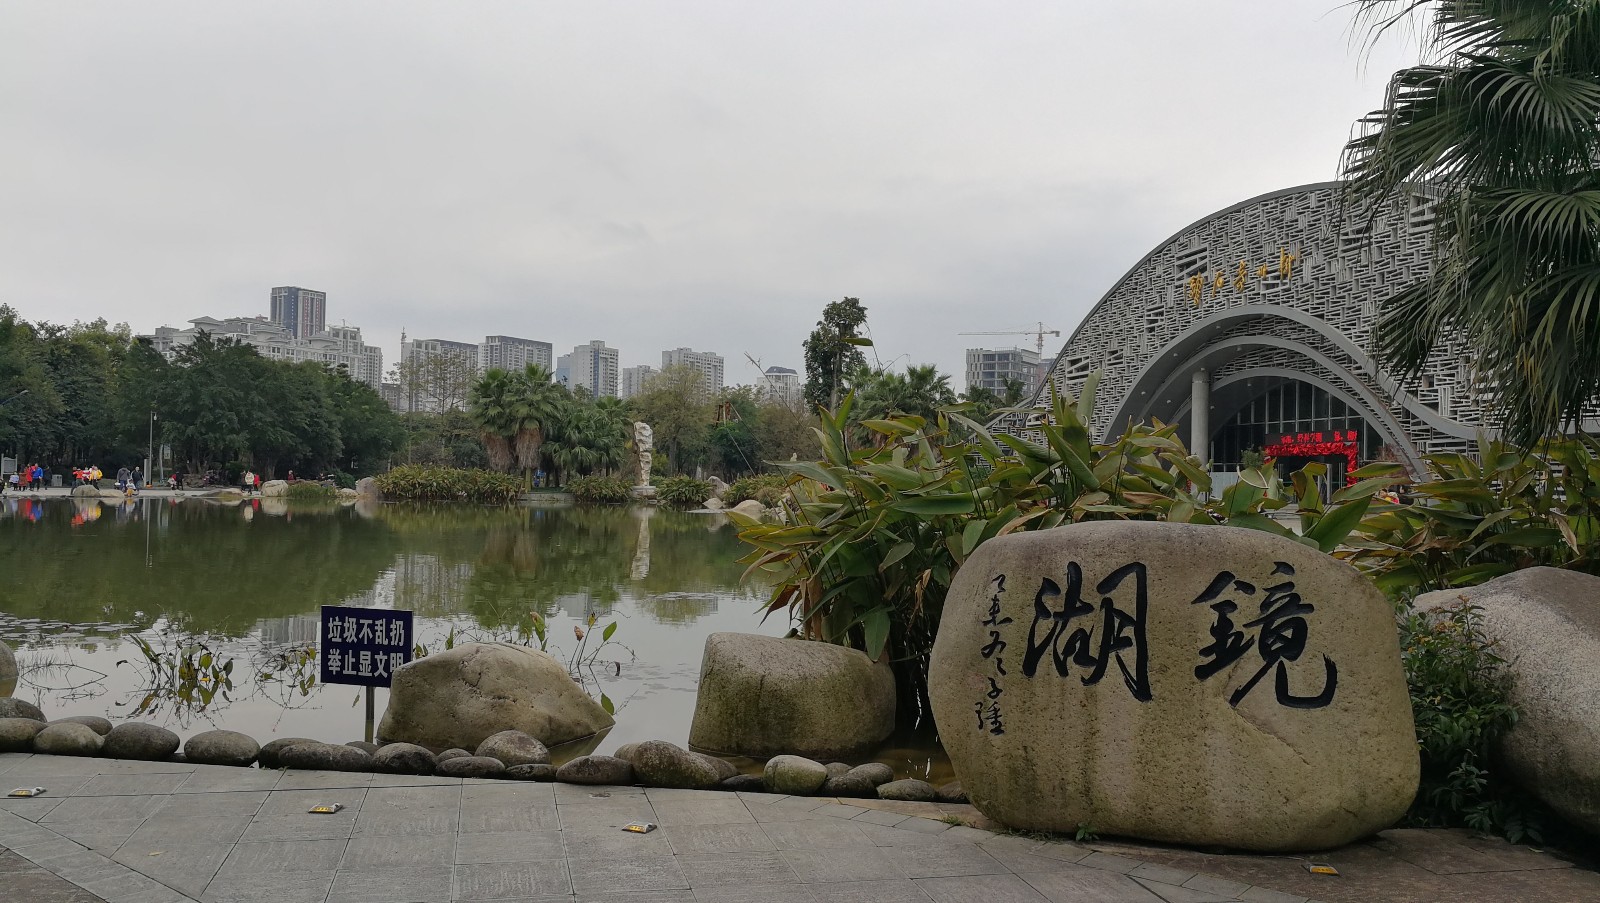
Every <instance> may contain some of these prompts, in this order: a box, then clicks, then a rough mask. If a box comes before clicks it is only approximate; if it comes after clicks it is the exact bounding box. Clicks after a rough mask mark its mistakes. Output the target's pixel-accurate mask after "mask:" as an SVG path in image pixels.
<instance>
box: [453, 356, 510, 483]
mask: <svg viewBox="0 0 1600 903" xmlns="http://www.w3.org/2000/svg"><path fill="white" fill-rule="evenodd" d="M522 395H523V391H522V385H521V379H520V375H516V376H514V375H512V374H510V373H507V372H506V371H505V370H502V369H500V368H499V367H495V368H492V369H491V370H489V372H487V373H485V374H484V375H483V377H482V378H481V379H479V380H478V381H477V382H475V383H473V384H472V389H471V390H470V391H469V392H468V393H467V413H468V414H469V415H470V416H471V417H472V422H473V424H475V425H476V426H477V427H478V434H479V435H480V436H481V437H482V438H483V445H484V449H485V450H486V451H487V452H488V453H489V466H490V467H493V468H494V469H495V470H498V471H501V472H502V473H505V472H509V471H510V470H511V462H512V454H511V442H512V440H513V439H514V438H515V437H516V435H517V430H518V428H519V425H520V423H521V419H520V415H519V413H518V411H519V408H520V406H521V403H522Z"/></svg>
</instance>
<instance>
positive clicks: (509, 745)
mask: <svg viewBox="0 0 1600 903" xmlns="http://www.w3.org/2000/svg"><path fill="white" fill-rule="evenodd" d="M474 755H479V756H488V757H489V758H491V759H499V760H500V761H501V762H503V763H505V765H506V767H508V768H509V767H511V766H513V765H549V764H550V750H548V749H545V746H544V744H543V743H540V742H539V741H538V740H536V739H534V738H533V737H530V736H528V735H527V734H524V733H523V732H522V731H501V732H499V733H498V734H491V735H490V736H489V737H487V738H485V739H484V741H483V742H482V743H479V744H478V751H477V752H476V753H474Z"/></svg>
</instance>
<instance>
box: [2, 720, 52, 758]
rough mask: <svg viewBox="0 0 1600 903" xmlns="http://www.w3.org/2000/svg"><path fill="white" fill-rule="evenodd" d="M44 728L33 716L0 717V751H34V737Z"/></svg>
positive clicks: (42, 723)
mask: <svg viewBox="0 0 1600 903" xmlns="http://www.w3.org/2000/svg"><path fill="white" fill-rule="evenodd" d="M44 728H45V723H44V722H43V721H35V720H34V719H32V718H0V752H30V751H32V749H33V738H34V737H36V736H38V734H39V732H40V731H42V730H44Z"/></svg>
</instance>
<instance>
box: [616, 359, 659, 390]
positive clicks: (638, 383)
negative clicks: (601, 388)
mask: <svg viewBox="0 0 1600 903" xmlns="http://www.w3.org/2000/svg"><path fill="white" fill-rule="evenodd" d="M657 372H658V371H657V370H656V368H654V367H652V366H650V365H649V364H640V365H639V366H637V367H623V368H622V390H621V394H622V397H623V398H632V397H633V396H635V395H638V394H640V393H642V392H643V391H644V387H645V383H647V382H649V381H650V377H652V376H655V375H656V373H657Z"/></svg>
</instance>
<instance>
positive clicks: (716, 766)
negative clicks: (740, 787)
mask: <svg viewBox="0 0 1600 903" xmlns="http://www.w3.org/2000/svg"><path fill="white" fill-rule="evenodd" d="M695 755H697V756H699V757H700V761H702V762H704V763H706V764H707V765H710V766H711V770H712V771H715V772H716V773H717V780H719V781H726V780H727V779H728V778H731V777H733V776H734V775H736V774H738V773H739V769H738V767H737V766H736V765H734V764H733V763H732V762H729V761H728V760H727V759H719V758H717V757H716V756H708V755H706V754H705V753H695Z"/></svg>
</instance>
